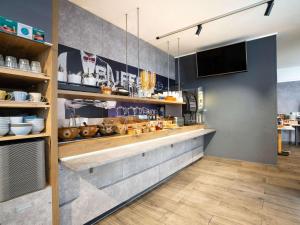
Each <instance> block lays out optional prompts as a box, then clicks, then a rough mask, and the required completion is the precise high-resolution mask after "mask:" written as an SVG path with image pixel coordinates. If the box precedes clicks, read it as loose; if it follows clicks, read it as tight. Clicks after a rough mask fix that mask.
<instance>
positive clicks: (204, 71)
mask: <svg viewBox="0 0 300 225" xmlns="http://www.w3.org/2000/svg"><path fill="white" fill-rule="evenodd" d="M197 69H198V77H199V78H201V77H208V76H216V75H223V74H229V73H238V72H244V71H247V44H246V42H242V43H238V44H233V45H227V46H224V47H220V48H215V49H210V50H207V51H202V52H197Z"/></svg>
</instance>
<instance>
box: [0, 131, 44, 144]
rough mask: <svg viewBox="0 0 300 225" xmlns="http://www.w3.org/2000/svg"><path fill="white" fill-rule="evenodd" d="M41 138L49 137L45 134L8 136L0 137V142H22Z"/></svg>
mask: <svg viewBox="0 0 300 225" xmlns="http://www.w3.org/2000/svg"><path fill="white" fill-rule="evenodd" d="M41 137H49V135H48V134H46V133H41V134H28V135H18V136H14V135H9V136H3V137H0V142H2V141H15V140H24V139H31V138H41Z"/></svg>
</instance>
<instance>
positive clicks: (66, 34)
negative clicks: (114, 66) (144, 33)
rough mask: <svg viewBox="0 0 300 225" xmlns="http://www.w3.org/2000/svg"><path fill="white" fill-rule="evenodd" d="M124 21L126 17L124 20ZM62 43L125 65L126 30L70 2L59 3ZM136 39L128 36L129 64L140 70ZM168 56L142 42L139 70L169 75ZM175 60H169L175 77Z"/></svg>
mask: <svg viewBox="0 0 300 225" xmlns="http://www.w3.org/2000/svg"><path fill="white" fill-rule="evenodd" d="M124 21H125V18H124ZM59 43H60V44H63V45H66V46H69V47H72V48H76V49H82V50H85V51H88V52H91V53H94V54H97V55H100V56H103V57H105V58H109V59H111V60H115V61H118V62H121V63H125V62H126V56H125V31H124V30H123V29H121V28H119V27H116V26H114V25H113V24H111V23H109V22H108V21H105V20H103V19H102V18H99V17H97V16H96V15H94V14H92V13H90V12H88V11H86V10H84V9H82V8H80V7H78V6H76V5H75V4H73V3H71V2H69V1H67V0H60V9H59ZM137 46H138V44H137V37H136V36H134V35H132V34H128V64H129V65H131V66H135V67H137V51H138V49H137V48H138V47H137ZM167 62H168V55H167V54H166V53H165V52H163V51H161V50H160V49H158V48H156V47H154V46H152V45H151V44H149V43H148V42H145V41H143V40H141V41H140V67H141V68H142V69H146V70H150V71H153V72H156V73H158V74H160V75H162V76H166V77H167V76H168V64H167ZM174 64H175V59H174V58H173V57H170V74H171V78H174V74H175V71H174V69H175V68H174Z"/></svg>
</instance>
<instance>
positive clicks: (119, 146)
mask: <svg viewBox="0 0 300 225" xmlns="http://www.w3.org/2000/svg"><path fill="white" fill-rule="evenodd" d="M212 132H215V130H214V129H205V128H204V126H203V125H194V126H184V127H179V128H175V129H171V130H161V131H156V132H151V133H145V134H140V135H122V136H112V137H103V138H96V139H89V140H83V141H79V142H76V141H75V142H70V143H65V144H61V145H60V147H59V151H60V152H59V155H60V160H61V161H62V162H63V164H64V165H65V166H67V167H69V168H70V169H73V170H75V171H81V170H85V169H89V168H91V167H97V166H101V165H104V164H106V163H111V162H113V161H117V160H121V159H124V158H127V157H131V156H134V155H138V154H141V153H146V152H148V151H151V150H153V149H155V148H159V147H162V146H166V145H170V144H175V143H177V142H182V141H186V140H188V139H192V138H195V137H198V136H202V135H205V134H209V133H212Z"/></svg>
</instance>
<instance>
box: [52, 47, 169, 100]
mask: <svg viewBox="0 0 300 225" xmlns="http://www.w3.org/2000/svg"><path fill="white" fill-rule="evenodd" d="M58 81H59V88H60V89H67V90H74V91H87V92H89V91H90V92H99V86H101V85H103V84H104V85H106V86H109V87H112V88H114V87H117V86H122V87H124V88H125V89H126V90H128V91H130V92H136V93H134V94H137V93H138V92H139V90H140V89H144V90H145V91H148V92H149V93H151V92H152V93H153V92H162V91H166V90H167V89H168V78H167V77H165V76H162V75H159V74H156V73H154V72H153V71H152V72H151V71H147V70H144V69H140V76H138V68H136V67H134V66H130V65H128V67H127V72H126V65H125V64H124V63H120V62H116V61H114V60H110V59H107V58H104V57H102V56H98V55H95V54H92V53H88V52H86V51H84V50H78V49H74V48H71V47H67V46H65V45H61V44H59V46H58ZM147 81H149V82H148V83H146V82H147ZM153 82H154V83H153ZM174 85H175V80H174V79H170V86H171V87H172V86H174ZM149 93H148V95H149ZM131 94H133V93H131Z"/></svg>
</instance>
